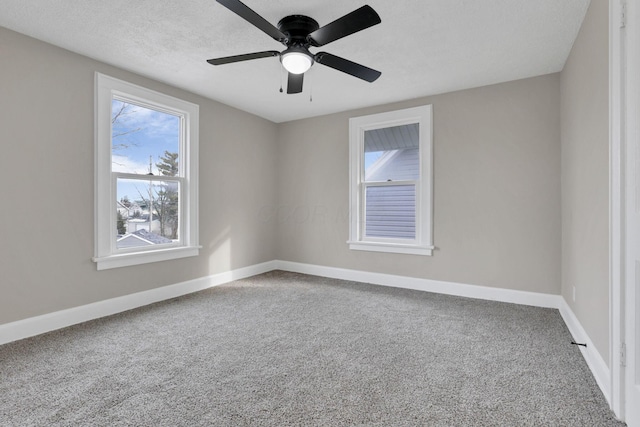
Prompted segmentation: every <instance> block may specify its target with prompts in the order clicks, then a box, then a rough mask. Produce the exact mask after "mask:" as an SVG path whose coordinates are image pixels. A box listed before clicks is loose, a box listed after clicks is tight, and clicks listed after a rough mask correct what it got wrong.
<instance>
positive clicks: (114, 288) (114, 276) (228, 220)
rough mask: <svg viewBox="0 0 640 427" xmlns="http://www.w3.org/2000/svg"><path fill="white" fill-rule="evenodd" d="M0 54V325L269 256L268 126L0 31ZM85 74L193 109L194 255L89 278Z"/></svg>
mask: <svg viewBox="0 0 640 427" xmlns="http://www.w3.org/2000/svg"><path fill="white" fill-rule="evenodd" d="M0 56H1V57H2V66H0V141H1V142H2V155H0V170H1V171H2V176H3V177H4V179H3V182H2V184H0V185H1V187H0V188H1V190H0V200H1V203H2V205H1V206H2V208H1V209H0V235H1V236H2V245H0V324H2V323H6V322H11V321H15V320H19V319H24V318H28V317H31V316H36V315H39V314H44V313H49V312H54V311H58V310H62V309H66V308H70V307H74V306H79V305H83V304H87V303H91V302H95V301H100V300H104V299H108V298H112V297H117V296H122V295H126V294H130V293H134V292H139V291H144V290H148V289H151V288H155V287H160V286H163V285H169V284H174V283H179V282H182V281H185V280H189V279H195V278H199V277H203V276H208V275H210V274H214V273H219V272H224V271H228V270H230V269H234V268H239V267H243V266H247V265H253V264H257V263H260V262H264V261H270V260H272V259H274V258H276V255H277V254H276V252H275V250H274V248H275V223H269V221H270V220H269V217H268V216H265V215H261V214H262V209H261V207H262V206H265V205H269V204H271V203H272V201H273V200H274V199H275V190H276V186H275V179H276V175H275V171H276V167H275V161H276V150H275V148H276V132H277V126H276V125H275V124H273V123H271V122H269V121H266V120H263V119H260V118H257V117H255V116H252V115H250V114H247V113H244V112H241V111H238V110H235V109H232V108H230V107H227V106H224V105H222V104H219V103H217V102H213V101H211V100H207V99H204V98H201V97H198V96H195V95H193V94H190V93H187V92H184V91H181V90H178V89H175V88H172V87H169V86H166V85H163V84H160V83H157V82H154V81H151V80H149V79H145V78H142V77H140V76H136V75H133V74H130V73H127V72H124V71H121V70H119V69H116V68H113V67H110V66H107V65H105V64H102V63H99V62H96V61H93V60H91V59H88V58H86V57H82V56H79V55H76V54H73V53H70V52H68V51H65V50H63V49H59V48H57V47H53V46H51V45H48V44H45V43H42V42H40V41H36V40H34V39H31V38H28V37H25V36H22V35H19V34H17V33H14V32H11V31H8V30H6V29H3V28H0ZM95 71H99V72H101V73H104V74H108V75H111V76H113V77H116V78H121V79H124V80H127V81H130V82H132V83H135V84H139V85H142V86H145V87H148V88H150V89H154V90H157V91H161V92H164V93H167V94H169V95H172V96H176V97H179V98H183V99H186V100H187V101H190V102H194V103H196V104H199V105H200V115H201V116H200V163H199V165H200V243H201V244H202V246H203V249H202V250H201V255H200V256H198V257H194V258H187V259H182V260H176V261H170V262H164V263H154V264H147V265H143V266H136V267H127V268H118V269H113V270H106V271H99V272H98V271H96V266H95V264H94V263H93V262H92V261H91V260H90V258H91V257H92V256H93V247H94V246H93V219H94V212H93V195H94V194H93V193H94V190H93V181H94V177H93V170H94V168H93V162H94V158H93V144H94V142H93V105H94V96H93V91H94V72H95Z"/></svg>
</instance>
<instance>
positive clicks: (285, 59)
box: [280, 46, 313, 74]
mask: <svg viewBox="0 0 640 427" xmlns="http://www.w3.org/2000/svg"><path fill="white" fill-rule="evenodd" d="M280 61H281V62H282V66H283V67H284V68H285V70H287V71H288V72H290V73H291V74H302V73H304V72H306V71H307V70H309V68H311V66H312V65H313V58H312V57H311V54H310V53H309V51H308V50H307V49H304V48H300V47H295V46H292V47H290V48H289V49H287V50H285V51H284V52H283V53H282V55H281V56H280Z"/></svg>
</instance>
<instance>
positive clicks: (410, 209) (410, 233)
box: [365, 185, 416, 239]
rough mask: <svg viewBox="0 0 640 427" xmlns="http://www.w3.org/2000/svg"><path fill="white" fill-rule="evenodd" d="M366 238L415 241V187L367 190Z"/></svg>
mask: <svg viewBox="0 0 640 427" xmlns="http://www.w3.org/2000/svg"><path fill="white" fill-rule="evenodd" d="M365 203H366V205H365V215H366V218H365V236H366V237H388V238H396V239H415V238H416V186H415V185H384V186H372V185H370V186H367V187H366V192H365Z"/></svg>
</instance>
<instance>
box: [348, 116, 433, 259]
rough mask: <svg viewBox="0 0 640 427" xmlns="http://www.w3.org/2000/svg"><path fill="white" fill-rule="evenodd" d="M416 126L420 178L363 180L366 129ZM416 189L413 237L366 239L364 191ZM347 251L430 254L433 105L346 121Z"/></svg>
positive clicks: (431, 238) (431, 241)
mask: <svg viewBox="0 0 640 427" xmlns="http://www.w3.org/2000/svg"><path fill="white" fill-rule="evenodd" d="M413 123H418V125H419V132H418V133H419V171H420V178H419V179H418V180H417V181H415V180H399V181H393V182H392V183H385V182H382V181H381V182H377V181H365V167H364V165H365V159H364V157H365V156H364V142H365V141H364V136H365V132H366V131H368V130H375V129H381V128H387V127H393V126H403V125H408V124H413ZM414 183H415V186H416V187H415V189H416V238H415V239H399V238H397V239H394V238H384V237H367V236H365V233H364V231H365V227H366V224H365V218H366V206H365V191H366V189H367V187H369V186H372V185H374V186H382V185H407V184H411V185H413V184H414ZM347 244H348V245H349V249H352V250H360V251H372V252H390V253H399V254H412V255H427V256H431V255H433V249H434V246H433V108H432V105H423V106H419V107H413V108H406V109H402V110H396V111H389V112H384V113H378V114H371V115H367V116H361V117H353V118H351V119H349V240H348V241H347Z"/></svg>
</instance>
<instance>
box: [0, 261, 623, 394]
mask: <svg viewBox="0 0 640 427" xmlns="http://www.w3.org/2000/svg"><path fill="white" fill-rule="evenodd" d="M273 270H284V271H291V272H295V273H303V274H310V275H314V276H323V277H329V278H334V279H342V280H351V281H357V282H364V283H371V284H375V285H382V286H391V287H396V288H405V289H414V290H419V291H426V292H434V293H440V294H446V295H455V296H461V297H468V298H476V299H483V300H491V301H499V302H507V303H514V304H522V305H531V306H535V307H544V308H555V309H559V310H560V314H561V315H562V318H563V319H564V322H565V323H566V324H567V327H568V328H569V331H570V332H571V335H572V336H573V337H574V339H575V340H576V341H577V342H584V343H586V344H587V347H586V348H584V347H580V349H581V351H582V354H583V356H584V358H585V360H586V361H587V365H588V366H589V368H590V369H591V371H592V373H593V375H594V377H595V379H596V382H597V383H598V385H599V386H600V389H601V390H602V392H603V394H604V395H605V398H606V399H607V401H608V402H610V387H609V384H610V371H609V368H608V367H607V365H606V364H605V363H604V360H603V359H602V356H600V354H599V353H598V351H597V350H596V348H595V346H594V345H593V343H592V342H591V340H590V339H589V336H588V335H587V334H586V332H585V331H584V329H583V328H582V325H580V322H579V321H578V319H577V318H576V316H575V315H574V314H573V312H572V311H571V309H570V308H569V305H568V304H567V303H566V301H565V300H564V299H563V298H562V297H561V296H560V295H551V294H542V293H536V292H525V291H516V290H512V289H501V288H491V287H486V286H476V285H467V284H462V283H454V282H444V281H439V280H429V279H420V278H415V277H405V276H397V275H391V274H382V273H371V272H367V271H359V270H349V269H343V268H335V267H325V266H319V265H312V264H303V263H297V262H290V261H278V260H275V261H269V262H265V263H262V264H256V265H252V266H249V267H244V268H239V269H236V270H231V271H228V272H225V273H220V274H214V275H212V276H208V277H203V278H199V279H194V280H189V281H187V282H182V283H177V284H175V285H169V286H163V287H161V288H156V289H151V290H149V291H144V292H138V293H135V294H131V295H125V296H122V297H118V298H112V299H109V300H105V301H99V302H95V303H92V304H87V305H83V306H80V307H74V308H70V309H67V310H61V311H57V312H54V313H49V314H44V315H42V316H36V317H31V318H29V319H24V320H19V321H16V322H11V323H6V324H4V325H0V345H1V344H6V343H9V342H12V341H17V340H20V339H24V338H28V337H32V336H34V335H39V334H43V333H45V332H50V331H54V330H56V329H61V328H65V327H67V326H71V325H75V324H78V323H82V322H86V321H89V320H93V319H97V318H100V317H105V316H110V315H112V314H117V313H121V312H123V311H127V310H131V309H134V308H138V307H142V306H145V305H148V304H153V303H155V302H159V301H164V300H167V299H171V298H175V297H179V296H182V295H186V294H189V293H192V292H197V291H201V290H204V289H208V288H211V287H214V286H218V285H222V284H225V283H229V282H232V281H234V280H239V279H244V278H247V277H251V276H255V275H257V274H261V273H266V272H269V271H273Z"/></svg>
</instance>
